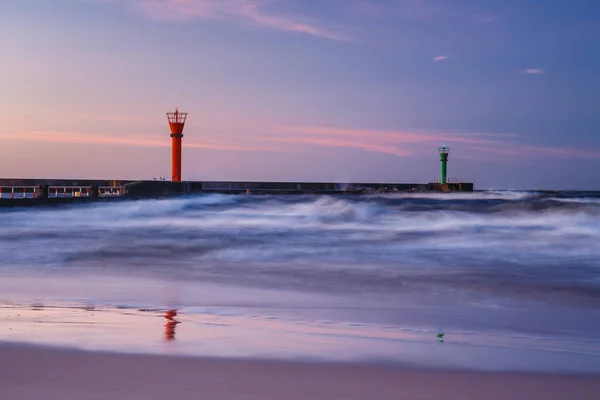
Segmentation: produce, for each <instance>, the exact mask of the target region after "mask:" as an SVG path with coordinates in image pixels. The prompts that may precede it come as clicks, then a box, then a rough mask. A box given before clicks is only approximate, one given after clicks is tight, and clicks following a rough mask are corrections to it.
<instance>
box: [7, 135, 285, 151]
mask: <svg viewBox="0 0 600 400" xmlns="http://www.w3.org/2000/svg"><path fill="white" fill-rule="evenodd" d="M0 138H2V139H4V140H19V141H22V140H25V141H34V142H59V143H71V144H89V145H91V144H97V145H108V146H134V147H170V146H171V141H170V140H169V138H168V137H166V138H165V139H164V140H163V139H149V138H147V137H143V136H139V135H138V136H129V137H120V136H119V137H116V136H107V135H97V134H89V133H80V132H60V131H37V130H25V131H20V132H11V133H6V134H1V135H0ZM230 139H231V140H229V141H228V140H222V139H217V138H213V137H211V136H208V135H204V136H203V137H202V142H201V143H198V142H193V141H190V140H186V141H185V142H184V147H185V148H192V149H206V150H217V151H277V152H285V151H290V149H289V148H285V147H283V146H273V145H270V144H266V145H265V144H262V143H258V144H252V143H245V144H244V143H240V140H239V138H236V137H231V138H230Z"/></svg>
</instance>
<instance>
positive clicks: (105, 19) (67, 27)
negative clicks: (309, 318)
mask: <svg viewBox="0 0 600 400" xmlns="http://www.w3.org/2000/svg"><path fill="white" fill-rule="evenodd" d="M0 27H1V29H2V31H3V34H2V35H0V48H1V49H2V54H4V56H3V60H2V63H0V87H2V93H0V121H1V122H2V124H1V125H0V138H1V139H2V141H3V146H4V152H3V153H4V157H2V158H1V159H0V171H2V173H1V174H0V175H3V176H14V177H90V178H121V179H128V178H132V179H133V178H152V177H154V176H169V174H170V172H169V171H170V150H169V145H170V143H169V137H168V127H167V125H166V118H165V115H164V113H165V112H167V111H171V110H172V109H174V108H175V107H179V108H180V109H181V110H182V111H187V112H189V113H190V114H189V120H188V121H189V122H188V125H187V126H186V131H185V133H186V136H185V138H184V157H183V178H184V179H190V180H192V179H198V180H213V179H215V180H216V179H228V180H307V181H311V180H316V181H329V180H334V181H385V182H425V181H430V180H432V179H434V178H435V177H437V176H438V172H439V162H438V157H437V155H436V148H437V147H438V146H439V145H441V144H442V143H443V144H447V145H449V146H450V147H451V154H450V162H449V175H450V176H451V177H453V178H458V179H463V180H465V181H474V182H475V183H476V185H477V187H478V188H524V189H526V188H548V189H600V178H598V177H597V172H596V171H597V169H598V166H599V165H600V133H599V132H598V126H600V113H599V112H598V110H600V78H599V76H598V71H600V50H599V49H600V2H597V1H588V0H571V1H567V0H563V1H558V0H550V1H533V0H529V1H528V0H521V1H517V0H504V1H499V0H496V1H494V0H484V1H474V0H445V1H444V0H371V1H367V0H327V1H323V0H321V1H316V0H52V1H47V0H2V1H0Z"/></svg>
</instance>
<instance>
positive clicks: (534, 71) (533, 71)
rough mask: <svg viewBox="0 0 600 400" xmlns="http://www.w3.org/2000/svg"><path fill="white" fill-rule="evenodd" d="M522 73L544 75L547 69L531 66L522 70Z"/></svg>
mask: <svg viewBox="0 0 600 400" xmlns="http://www.w3.org/2000/svg"><path fill="white" fill-rule="evenodd" d="M521 73H523V74H526V75H542V74H545V73H546V71H544V70H543V69H541V68H529V69H524V70H523V71H521Z"/></svg>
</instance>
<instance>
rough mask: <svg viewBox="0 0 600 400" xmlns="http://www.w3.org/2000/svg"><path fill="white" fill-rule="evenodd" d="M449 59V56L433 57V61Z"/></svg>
mask: <svg viewBox="0 0 600 400" xmlns="http://www.w3.org/2000/svg"><path fill="white" fill-rule="evenodd" d="M447 59H448V56H435V57H433V61H435V62H439V61H446V60H447Z"/></svg>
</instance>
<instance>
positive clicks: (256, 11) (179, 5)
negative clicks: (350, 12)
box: [121, 0, 350, 41]
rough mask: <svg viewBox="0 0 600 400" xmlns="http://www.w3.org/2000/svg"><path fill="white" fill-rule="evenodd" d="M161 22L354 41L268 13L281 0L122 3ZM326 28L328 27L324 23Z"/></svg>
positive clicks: (313, 23) (311, 24)
mask: <svg viewBox="0 0 600 400" xmlns="http://www.w3.org/2000/svg"><path fill="white" fill-rule="evenodd" d="M121 1H128V2H130V3H132V4H133V6H134V7H135V8H136V9H138V10H140V11H142V12H143V13H144V14H146V15H147V16H149V17H151V18H153V19H158V20H171V21H185V20H202V19H218V20H226V21H232V22H235V23H238V24H241V25H246V26H256V27H263V28H271V29H276V30H282V31H291V32H299V33H304V34H307V35H312V36H318V37H322V38H326V39H331V40H338V41H350V39H349V38H347V37H345V36H344V35H342V34H339V33H336V32H332V31H330V30H329V29H326V28H325V27H322V26H317V22H316V21H313V20H309V19H307V18H302V17H300V16H287V15H279V14H273V13H268V12H267V11H266V10H265V8H266V6H267V5H269V4H271V3H274V2H277V1H279V0H268V1H267V0H121ZM320 25H324V24H320Z"/></svg>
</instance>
